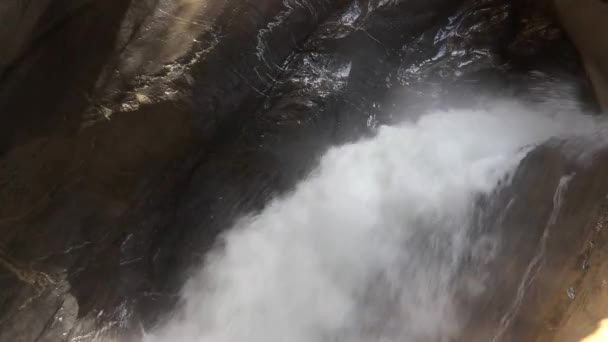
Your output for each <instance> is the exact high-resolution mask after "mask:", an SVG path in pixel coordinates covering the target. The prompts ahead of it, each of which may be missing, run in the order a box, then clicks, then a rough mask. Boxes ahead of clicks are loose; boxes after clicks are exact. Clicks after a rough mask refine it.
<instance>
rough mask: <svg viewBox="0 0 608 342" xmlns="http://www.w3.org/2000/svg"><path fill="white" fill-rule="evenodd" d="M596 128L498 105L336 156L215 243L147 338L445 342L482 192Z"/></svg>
mask: <svg viewBox="0 0 608 342" xmlns="http://www.w3.org/2000/svg"><path fill="white" fill-rule="evenodd" d="M575 123H576V124H575ZM590 125H592V123H591V122H589V121H588V120H586V119H585V120H583V119H581V118H580V117H577V118H570V119H567V118H556V117H549V116H545V115H540V114H535V113H530V112H528V111H526V110H524V109H522V108H520V107H517V106H513V105H507V104H502V105H498V106H496V107H495V108H493V109H492V110H490V111H472V110H467V111H448V112H439V113H432V114H428V115H425V116H423V117H421V118H420V119H418V120H417V121H416V122H405V123H403V124H401V125H399V126H396V127H382V128H380V129H379V131H378V134H377V135H376V136H375V137H374V138H371V139H369V140H363V141H360V142H357V143H354V144H350V145H346V146H341V147H336V148H332V149H331V150H329V151H328V152H327V154H326V155H325V156H324V157H323V158H322V160H321V162H320V165H319V167H318V169H317V170H316V171H315V172H314V173H313V174H312V175H310V176H309V177H308V179H306V180H304V181H302V182H301V183H300V184H299V185H298V186H297V187H296V189H295V190H294V191H293V192H292V193H291V194H289V195H287V196H285V197H284V198H280V199H277V200H275V201H273V202H272V203H270V204H269V205H268V206H267V208H266V209H265V210H263V211H262V212H261V213H258V214H256V215H252V216H250V217H247V218H244V219H242V220H241V221H240V222H239V223H238V224H237V225H236V226H235V227H233V228H232V229H230V230H229V231H227V232H226V233H225V234H224V235H223V236H222V238H221V243H219V244H218V246H217V247H216V248H215V250H214V251H213V252H211V253H210V254H209V256H208V259H207V262H206V264H205V266H204V267H203V268H202V270H201V271H200V274H197V275H195V276H193V278H192V279H191V280H190V281H189V282H188V283H187V285H186V286H185V288H184V290H183V299H184V303H185V307H184V308H183V311H181V312H180V313H179V315H178V317H176V318H175V319H174V320H173V321H171V322H170V324H168V325H167V326H165V327H163V328H161V329H159V330H158V331H156V332H154V333H152V334H150V335H149V336H146V341H149V342H169V341H170V342H176V341H180V342H195V341H196V342H199V341H205V342H207V341H208V342H245V341H247V342H321V341H332V342H335V341H348V342H356V341H447V340H448V339H449V338H450V337H451V336H455V335H457V334H458V329H459V326H460V323H461V320H460V317H463V316H464V315H462V313H461V312H460V311H459V310H461V308H458V307H457V305H456V303H455V291H457V289H456V288H455V286H454V281H455V279H456V278H457V275H458V272H459V271H458V268H459V266H461V265H462V263H463V257H464V255H465V254H466V251H467V250H468V249H471V248H472V245H471V241H469V238H468V236H467V233H468V232H469V229H470V225H469V220H470V217H471V213H472V210H473V208H474V200H475V198H476V196H478V195H479V194H484V193H489V192H490V191H492V190H493V189H494V188H495V186H496V184H497V182H498V181H499V180H500V179H501V178H504V177H505V176H506V175H508V174H509V173H510V172H511V171H513V170H514V169H515V168H516V166H517V165H518V163H519V162H520V160H521V159H522V157H523V156H524V155H525V152H526V151H527V149H522V148H523V147H524V146H528V147H529V146H531V145H534V144H537V143H539V142H542V141H545V140H547V139H548V138H550V137H553V136H559V135H563V134H565V133H567V132H572V131H585V130H588V129H590V128H589V127H590ZM484 253H485V255H483V254H484ZM475 254H476V256H475V257H476V258H479V260H487V258H489V257H491V254H492V251H491V250H488V251H485V252H483V253H478V252H476V253H475ZM479 254H482V255H479ZM469 262H471V261H470V260H469ZM473 262H475V260H473ZM479 262H481V261H479ZM477 285H478V286H477V288H476V289H475V290H474V291H473V289H470V291H471V294H474V293H478V292H479V291H483V283H481V284H477Z"/></svg>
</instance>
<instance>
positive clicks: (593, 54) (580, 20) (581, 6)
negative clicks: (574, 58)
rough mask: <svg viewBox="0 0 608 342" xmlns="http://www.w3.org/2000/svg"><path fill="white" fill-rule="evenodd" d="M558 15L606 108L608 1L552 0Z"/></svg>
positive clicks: (607, 99) (607, 102) (607, 90)
mask: <svg viewBox="0 0 608 342" xmlns="http://www.w3.org/2000/svg"><path fill="white" fill-rule="evenodd" d="M555 6H556V9H557V12H558V15H559V18H560V20H561V22H562V24H563V26H564V28H565V29H566V31H567V32H568V34H569V36H570V38H571V39H572V41H573V42H574V44H575V45H576V47H577V48H578V49H579V51H580V54H581V57H582V59H583V62H584V64H585V68H586V69H587V73H588V74H589V78H590V79H591V82H592V83H593V86H594V89H595V93H596V96H597V99H598V101H599V102H600V104H601V106H602V108H603V109H604V110H606V109H608V40H606V39H605V38H606V32H608V3H607V2H606V1H602V0H580V1H575V0H555Z"/></svg>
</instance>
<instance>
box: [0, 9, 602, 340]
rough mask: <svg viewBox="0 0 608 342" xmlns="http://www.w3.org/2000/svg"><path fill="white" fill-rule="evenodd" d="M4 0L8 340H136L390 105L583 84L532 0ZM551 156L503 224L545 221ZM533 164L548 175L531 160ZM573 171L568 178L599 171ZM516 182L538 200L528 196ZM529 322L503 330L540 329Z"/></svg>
mask: <svg viewBox="0 0 608 342" xmlns="http://www.w3.org/2000/svg"><path fill="white" fill-rule="evenodd" d="M7 4H8V5H0V20H1V18H9V19H10V20H9V19H7V21H6V22H7V23H10V24H7V25H6V26H5V27H3V28H1V29H2V30H3V31H1V33H0V39H2V41H5V42H8V43H7V44H6V46H7V47H8V48H7V49H6V50H5V51H4V52H3V53H2V55H1V56H0V113H1V114H0V115H3V119H4V124H3V125H2V126H1V129H0V137H1V139H2V140H0V150H1V152H2V159H0V199H1V201H2V202H1V203H3V205H2V207H1V208H0V232H2V234H0V288H2V289H3V291H2V292H1V293H0V303H2V304H1V305H0V340H2V341H4V340H6V341H62V340H65V341H87V340H94V339H95V338H99V337H113V338H117V339H118V340H121V339H123V340H129V341H130V340H131V339H132V338H136V337H137V336H139V335H140V334H141V331H142V329H148V328H150V327H151V326H153V325H154V324H156V323H158V322H159V321H161V320H162V319H163V317H164V316H165V315H166V313H167V312H169V310H170V309H171V308H172V307H173V306H174V305H175V304H176V300H177V295H176V294H177V292H178V291H179V288H180V286H181V284H182V283H183V281H184V277H185V276H186V275H187V273H188V272H187V270H188V269H189V268H190V267H194V266H195V265H198V264H199V263H200V261H201V259H202V258H203V256H204V253H205V251H206V250H207V249H208V248H209V247H210V246H211V245H212V244H213V243H214V241H215V237H216V236H217V234H218V233H220V232H221V231H222V230H223V229H226V228H228V227H229V226H230V224H231V223H232V221H233V220H234V219H235V218H237V217H238V216H239V215H242V214H244V213H247V212H251V211H255V210H258V209H260V208H262V207H263V206H264V204H265V203H266V202H267V201H268V200H269V199H270V198H272V197H273V196H276V195H277V194H280V193H282V192H284V191H287V190H289V189H290V188H291V187H292V186H293V185H294V183H295V182H296V181H297V180H298V179H301V178H302V177H304V176H305V175H306V174H307V173H308V172H309V170H310V168H311V167H313V166H314V164H315V161H316V159H317V158H318V156H319V155H320V154H321V153H322V152H323V151H324V150H325V149H326V148H327V147H328V146H330V145H333V144H339V143H343V142H346V141H349V140H353V139H358V138H360V137H361V136H364V135H368V134H373V132H374V129H375V127H376V126H378V125H380V124H387V123H393V122H395V121H397V120H400V119H402V118H403V116H404V115H405V116H408V117H415V116H418V115H421V114H422V113H424V112H425V111H428V110H431V109H436V108H443V107H446V106H448V105H449V106H471V105H472V104H483V103H485V102H486V101H487V100H488V99H491V98H496V97H513V96H515V97H519V98H522V99H524V100H525V101H527V102H529V103H530V104H534V103H535V102H539V99H541V98H542V99H544V100H543V101H545V100H546V99H547V98H549V99H550V98H552V97H553V98H562V97H564V96H569V97H573V98H576V97H577V96H578V95H579V93H585V91H586V86H587V85H586V83H585V81H584V78H583V77H582V76H581V75H582V70H581V68H580V66H579V63H578V60H577V56H576V51H575V50H574V48H573V47H572V46H570V45H569V43H568V42H567V41H566V40H565V37H564V35H563V34H562V33H561V31H560V30H559V29H558V28H557V26H556V25H555V23H554V22H553V21H552V20H551V19H550V16H548V14H547V12H546V10H545V9H544V8H536V7H535V11H532V12H531V11H529V8H530V6H532V7H534V6H533V5H531V4H530V3H528V2H526V1H519V2H512V1H503V0H490V1H481V0H462V1H455V0H434V1H418V0H401V1H396V0H393V1H387V0H340V1H330V0H301V1H295V0H294V1H282V0H264V1H253V0H251V1H243V0H234V1H231V0H226V1H221V0H202V1H191V0H180V1H172V2H168V1H152V0H151V1H138V2H128V1H95V0H89V1H67V0H66V1H61V2H49V1H42V0H40V1H26V2H23V3H22V4H19V5H17V4H16V3H15V2H9V3H7ZM2 6H4V7H2ZM530 13H535V14H534V16H531V15H530ZM3 22H4V21H3ZM552 51H559V53H558V54H556V53H552ZM565 81H566V84H567V86H562V84H564V82H565ZM572 103H573V106H578V102H576V101H573V102H572ZM560 158H561V157H558V156H554V155H553V154H552V152H551V150H547V151H544V150H539V151H538V152H537V153H536V154H534V155H533V156H531V157H530V160H529V161H528V162H527V164H526V165H530V166H526V167H524V171H522V174H521V175H520V176H519V178H518V180H517V181H516V184H521V185H515V187H516V188H517V189H518V191H521V192H523V193H525V194H526V195H529V196H540V197H539V198H538V203H542V204H539V211H538V213H537V215H536V214H535V213H528V212H526V210H527V208H526V207H521V208H520V207H518V208H519V209H517V210H516V211H514V212H516V213H517V214H512V215H513V217H510V218H509V219H508V220H507V221H506V222H511V221H512V220H516V219H518V218H522V217H528V216H526V215H528V214H529V215H533V216H534V215H536V216H534V217H532V218H530V221H528V222H536V223H538V224H533V225H532V226H534V227H537V226H539V225H542V222H544V221H543V220H546V217H547V212H546V211H547V210H550V209H547V208H548V207H547V206H548V205H549V204H547V203H549V202H548V201H549V200H548V198H550V196H551V194H552V192H551V191H553V190H552V189H553V188H554V185H555V182H556V179H558V178H559V177H558V175H559V174H561V173H563V170H562V166H561V165H562V164H561V163H562V162H561V160H562V159H560ZM545 159H546V160H545ZM597 159H598V160H600V162H599V163H600V164H601V163H602V162H601V160H603V158H602V157H601V156H600V157H597ZM538 160H540V161H539V162H538V163H539V164H534V163H535V161H538ZM544 165H551V167H548V168H547V169H548V170H550V171H551V172H554V173H555V174H552V177H541V176H538V175H536V173H535V172H540V171H539V170H544ZM598 165H599V164H598ZM577 167H578V168H581V170H587V171H581V173H577V176H576V177H577V178H575V180H573V186H574V184H579V183H580V185H577V186H580V189H586V188H585V187H589V186H591V185H590V184H591V183H590V182H591V180H597V179H598V177H599V174H600V173H598V172H599V171H597V170H601V169H602V166H597V168H596V167H595V166H593V165H592V166H589V165H586V166H584V167H583V166H577ZM577 170H578V169H577ZM547 172H549V171H547ZM585 172H587V173H589V174H590V175H594V176H589V177H586V176H585V177H583V176H579V174H580V175H583V174H585ZM530 177H532V178H534V177H537V178H534V179H542V182H543V183H542V184H541V185H539V186H540V188H541V189H542V196H541V194H536V193H534V192H530V193H528V192H527V190H526V189H528V188H531V187H528V186H527V185H526V184H528V185H529V184H532V183H534V182H536V181H530V179H532V178H530ZM530 182H532V183H530ZM538 182H540V180H538ZM577 182H578V183H577ZM545 184H546V185H545ZM601 189H604V188H603V183H602V185H601V186H598V188H597V191H594V192H592V193H589V194H588V192H585V191H583V190H581V191H580V193H579V195H576V196H578V197H577V198H582V199H584V201H581V202H577V203H578V204H579V205H580V207H577V208H575V209H576V210H575V209H573V211H572V212H574V211H576V212H577V213H578V214H576V215H575V216H572V218H571V220H573V221H575V222H578V221H577V220H579V219H580V220H582V219H583V218H588V217H592V216H593V213H595V211H596V208H595V206H594V204H593V203H596V201H598V198H600V197H598V196H601V194H600V193H601V191H603V190H601ZM573 191H574V190H573ZM545 192H546V193H545ZM505 196H506V195H505ZM547 196H548V197H547ZM541 197H542V198H541ZM585 201H587V202H585ZM584 203H589V204H588V205H587V204H584ZM514 210H515V209H514ZM568 217H570V216H568ZM509 220H511V221H509ZM564 229H565V228H564ZM521 234H525V232H522V233H521ZM529 234H531V235H532V238H531V239H530V241H537V240H538V236H539V235H538V234H539V233H538V231H536V230H534V229H532V228H531V230H530V232H529ZM513 239H515V240H516V239H524V237H522V236H521V235H515V237H514V238H513ZM515 240H514V241H513V242H512V243H513V244H517V241H519V240H517V241H515ZM577 241H578V240H577ZM581 241H582V240H581ZM579 242H580V241H579ZM579 242H577V244H575V245H576V246H578V245H580V243H579ZM529 246H530V247H529V249H526V250H527V251H529V252H530V253H532V252H531V250H532V249H533V247H534V246H535V242H530V245H529ZM573 246H574V245H573ZM568 248H570V247H568ZM572 248H574V247H572ZM568 250H570V249H568ZM526 257H528V254H526V253H522V259H521V260H520V259H517V260H515V261H513V262H514V265H515V266H513V267H520V268H521V267H522V266H521V265H524V264H525V262H526V260H527V259H525V258H526ZM518 262H519V264H518ZM551 270H553V268H551ZM555 270H557V268H555ZM556 272H557V271H556ZM513 279H514V278H513ZM505 281H506V280H505ZM538 286H539V288H541V287H542V286H545V285H543V284H541V285H538ZM542 288H544V287H542ZM554 290H555V291H557V292H559V291H560V290H559V289H557V288H555V289H554ZM498 298H506V297H498ZM488 305H495V306H497V307H499V308H500V307H504V306H505V305H507V304H505V303H503V302H500V300H498V301H497V302H492V303H490V304H488ZM501 305H502V306H501ZM556 305H557V304H556ZM497 312H501V311H497ZM530 312H532V311H530ZM518 317H519V316H518ZM522 317H524V316H522ZM526 317H527V316H526ZM539 317H540V316H539ZM543 317H544V316H543ZM499 321H500V316H491V315H489V316H488V317H487V322H486V321H482V322H481V323H480V324H479V325H480V326H484V327H485V326H486V325H487V327H494V326H495V325H496V324H497V322H499ZM522 322H524V321H523V318H522ZM526 322H527V321H526ZM530 322H531V323H529V324H528V325H527V326H526V327H525V328H521V329H520V328H517V329H519V330H516V331H522V334H524V333H525V334H533V333H535V332H529V331H532V330H534V329H535V327H537V326H538V325H537V322H539V321H530ZM524 323H525V322H524ZM524 323H521V324H524ZM484 324H486V325H484ZM514 324H515V323H514ZM538 324H540V323H538ZM514 329H515V328H514ZM526 329H528V330H526ZM478 330H480V331H483V329H478ZM472 331H477V330H472ZM480 334H482V333H480ZM525 334H524V335H521V336H528V335H525ZM479 336H485V335H479ZM518 336H519V335H518ZM530 336H531V335H530ZM523 340H526V339H523Z"/></svg>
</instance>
